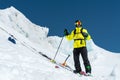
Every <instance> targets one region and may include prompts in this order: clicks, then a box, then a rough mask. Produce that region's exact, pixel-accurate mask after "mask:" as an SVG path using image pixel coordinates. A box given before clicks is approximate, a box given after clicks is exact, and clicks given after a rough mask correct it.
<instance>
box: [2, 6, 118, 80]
mask: <svg viewBox="0 0 120 80" xmlns="http://www.w3.org/2000/svg"><path fill="white" fill-rule="evenodd" d="M48 32H49V29H48V28H47V27H41V26H39V25H36V24H34V23H32V22H31V21H30V20H29V19H27V18H26V17H25V16H24V15H23V14H22V13H21V12H19V11H18V10H17V9H15V8H14V7H10V8H7V9H4V10H0V80H120V54H119V53H114V52H109V51H107V50H105V49H103V48H100V47H98V46H97V45H96V44H95V43H94V41H93V40H90V41H87V49H88V51H89V52H88V56H89V60H90V63H91V66H92V76H91V77H85V76H80V77H79V76H78V75H76V74H73V73H72V72H70V71H68V70H65V69H63V68H55V64H53V63H51V62H50V61H49V60H47V59H46V58H44V57H42V56H41V55H40V54H38V52H42V53H43V54H46V55H48V56H49V57H51V58H54V56H55V53H56V51H57V48H58V46H59V44H60V41H61V39H62V37H58V36H48ZM9 34H11V35H13V36H14V37H15V38H16V39H17V40H16V44H13V43H11V42H10V41H8V37H9V36H10V35H9ZM72 43H73V41H70V42H68V41H67V40H66V39H65V38H63V42H62V44H61V46H60V49H59V51H58V54H57V56H56V58H55V60H56V61H57V62H60V63H63V62H64V60H65V58H66V57H67V56H68V54H70V55H71V56H70V58H69V59H68V61H67V64H68V65H69V66H71V67H72V68H73V69H74V62H73V54H72ZM80 59H81V58H80ZM81 66H82V69H83V70H84V65H83V62H82V60H81Z"/></svg>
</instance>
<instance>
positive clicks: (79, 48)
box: [64, 20, 91, 75]
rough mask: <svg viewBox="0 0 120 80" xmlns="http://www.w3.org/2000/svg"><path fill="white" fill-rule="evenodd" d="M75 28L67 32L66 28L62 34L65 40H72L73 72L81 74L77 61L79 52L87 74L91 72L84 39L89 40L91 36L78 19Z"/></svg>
mask: <svg viewBox="0 0 120 80" xmlns="http://www.w3.org/2000/svg"><path fill="white" fill-rule="evenodd" d="M75 27H76V28H75V29H74V30H73V31H72V32H71V33H70V34H69V32H68V31H67V29H65V30H64V35H65V37H66V39H67V40H74V44H73V46H74V50H73V58H74V64H75V65H74V66H75V70H74V71H73V72H74V73H80V74H82V72H83V71H82V69H81V66H80V61H79V56H80V54H81V56H82V59H83V62H84V66H85V71H86V74H87V75H90V74H91V65H90V62H89V60H88V52H87V48H86V40H90V39H91V36H90V35H89V33H88V32H87V30H86V29H83V28H82V23H81V21H80V20H76V21H75Z"/></svg>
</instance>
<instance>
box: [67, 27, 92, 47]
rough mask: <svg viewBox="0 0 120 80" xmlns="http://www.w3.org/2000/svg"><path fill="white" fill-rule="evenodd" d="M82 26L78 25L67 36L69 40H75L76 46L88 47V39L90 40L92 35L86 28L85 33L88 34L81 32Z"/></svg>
mask: <svg viewBox="0 0 120 80" xmlns="http://www.w3.org/2000/svg"><path fill="white" fill-rule="evenodd" d="M81 29H82V27H76V29H75V30H73V31H72V32H71V33H70V34H69V35H67V36H66V38H67V40H74V44H73V46H74V48H81V47H86V40H90V39H91V36H90V35H89V34H88V32H87V30H86V29H82V32H83V33H87V34H88V36H87V37H84V36H83V34H82V33H81Z"/></svg>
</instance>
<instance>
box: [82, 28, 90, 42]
mask: <svg viewBox="0 0 120 80" xmlns="http://www.w3.org/2000/svg"><path fill="white" fill-rule="evenodd" d="M83 32H84V33H86V34H88V36H87V37H86V40H90V39H91V36H90V34H89V33H88V31H87V30H86V29H83Z"/></svg>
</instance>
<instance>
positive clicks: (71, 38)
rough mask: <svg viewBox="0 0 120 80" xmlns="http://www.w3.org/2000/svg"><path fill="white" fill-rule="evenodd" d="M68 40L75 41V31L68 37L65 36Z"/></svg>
mask: <svg viewBox="0 0 120 80" xmlns="http://www.w3.org/2000/svg"><path fill="white" fill-rule="evenodd" d="M65 37H66V39H67V40H73V37H74V30H73V31H72V32H71V33H70V34H69V35H67V36H65Z"/></svg>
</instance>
